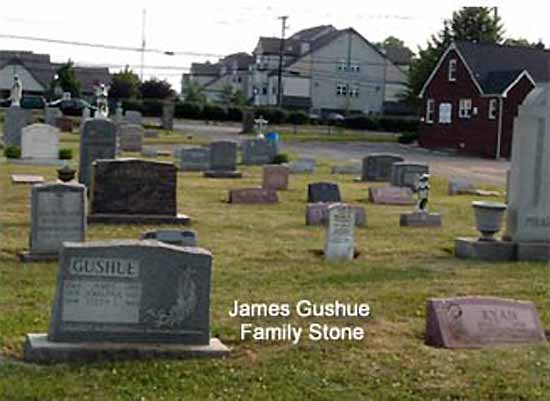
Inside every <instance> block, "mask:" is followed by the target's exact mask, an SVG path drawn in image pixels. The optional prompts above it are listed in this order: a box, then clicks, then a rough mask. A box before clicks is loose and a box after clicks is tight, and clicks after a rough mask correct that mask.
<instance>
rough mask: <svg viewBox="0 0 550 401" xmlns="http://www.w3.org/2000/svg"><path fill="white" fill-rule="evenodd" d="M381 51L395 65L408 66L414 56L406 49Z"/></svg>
mask: <svg viewBox="0 0 550 401" xmlns="http://www.w3.org/2000/svg"><path fill="white" fill-rule="evenodd" d="M381 50H382V52H383V53H384V54H385V55H386V57H387V58H388V59H389V60H390V61H391V62H392V63H394V64H395V65H409V64H410V63H411V59H412V57H413V55H414V53H413V52H412V51H410V50H409V49H408V48H406V47H384V48H382V49H381Z"/></svg>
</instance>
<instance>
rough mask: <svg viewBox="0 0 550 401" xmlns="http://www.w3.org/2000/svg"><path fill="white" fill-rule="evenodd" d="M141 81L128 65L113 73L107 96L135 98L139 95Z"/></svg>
mask: <svg viewBox="0 0 550 401" xmlns="http://www.w3.org/2000/svg"><path fill="white" fill-rule="evenodd" d="M140 85H141V81H140V80H139V77H138V75H137V74H136V73H134V72H133V71H132V70H131V69H130V68H129V67H128V66H126V67H125V68H124V70H122V71H120V72H117V73H115V74H113V76H112V82H111V89H110V91H109V96H110V97H113V98H115V99H136V98H138V97H139V96H140V90H139V89H140Z"/></svg>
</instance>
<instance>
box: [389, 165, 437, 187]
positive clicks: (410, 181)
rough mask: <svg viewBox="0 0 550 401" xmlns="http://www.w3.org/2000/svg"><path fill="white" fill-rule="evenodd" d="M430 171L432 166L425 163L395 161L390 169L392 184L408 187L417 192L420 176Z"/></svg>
mask: <svg viewBox="0 0 550 401" xmlns="http://www.w3.org/2000/svg"><path fill="white" fill-rule="evenodd" d="M429 173H430V167H429V166H428V165H427V164H425V163H410V162H397V163H393V164H392V165H391V171H390V175H391V178H390V184H391V185H393V186H394V187H407V188H410V189H412V190H413V191H415V192H416V184H417V183H418V179H419V178H420V176H422V174H429Z"/></svg>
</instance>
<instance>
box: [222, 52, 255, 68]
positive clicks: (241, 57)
mask: <svg viewBox="0 0 550 401" xmlns="http://www.w3.org/2000/svg"><path fill="white" fill-rule="evenodd" d="M220 63H222V64H224V65H226V66H227V68H229V69H231V68H233V66H236V67H237V70H248V67H249V66H250V64H254V57H252V56H251V55H250V54H248V53H245V52H240V53H234V54H230V55H229V56H225V57H224V58H223V59H221V60H220Z"/></svg>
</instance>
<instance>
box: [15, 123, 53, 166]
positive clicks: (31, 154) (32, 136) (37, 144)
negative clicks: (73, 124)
mask: <svg viewBox="0 0 550 401" xmlns="http://www.w3.org/2000/svg"><path fill="white" fill-rule="evenodd" d="M59 135H60V132H59V129H57V128H55V127H52V126H51V125H48V124H32V125H29V126H27V127H25V128H23V130H22V135H21V157H22V158H23V159H37V160H45V161H47V160H58V158H59Z"/></svg>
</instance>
